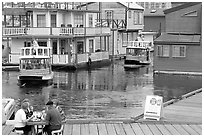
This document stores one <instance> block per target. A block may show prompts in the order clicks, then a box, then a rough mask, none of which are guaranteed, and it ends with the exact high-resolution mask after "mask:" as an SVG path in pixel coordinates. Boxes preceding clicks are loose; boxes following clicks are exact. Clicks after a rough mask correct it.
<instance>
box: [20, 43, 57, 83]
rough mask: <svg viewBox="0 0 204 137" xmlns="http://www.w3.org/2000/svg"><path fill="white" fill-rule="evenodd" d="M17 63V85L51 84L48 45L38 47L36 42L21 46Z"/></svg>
mask: <svg viewBox="0 0 204 137" xmlns="http://www.w3.org/2000/svg"><path fill="white" fill-rule="evenodd" d="M19 64H20V65H19V69H20V75H19V76H18V84H19V86H27V85H36V84H38V85H39V84H40V85H42V84H43V85H44V84H45V85H50V84H52V82H53V76H54V73H53V72H52V70H51V48H50V47H40V46H38V44H37V46H36V45H34V46H32V47H23V48H21V56H20V63H19Z"/></svg>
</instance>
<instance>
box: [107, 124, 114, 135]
mask: <svg viewBox="0 0 204 137" xmlns="http://www.w3.org/2000/svg"><path fill="white" fill-rule="evenodd" d="M106 128H107V132H108V135H116V134H117V133H116V131H115V128H114V126H113V124H112V123H108V124H106Z"/></svg>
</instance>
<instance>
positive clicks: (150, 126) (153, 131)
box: [148, 124, 162, 135]
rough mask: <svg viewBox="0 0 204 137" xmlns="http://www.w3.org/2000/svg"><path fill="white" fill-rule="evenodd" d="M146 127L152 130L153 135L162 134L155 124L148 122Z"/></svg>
mask: <svg viewBox="0 0 204 137" xmlns="http://www.w3.org/2000/svg"><path fill="white" fill-rule="evenodd" d="M148 127H149V128H150V130H151V131H152V133H153V135H162V133H161V132H160V131H159V129H158V128H157V127H156V126H155V124H149V125H148Z"/></svg>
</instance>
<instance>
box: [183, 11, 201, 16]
mask: <svg viewBox="0 0 204 137" xmlns="http://www.w3.org/2000/svg"><path fill="white" fill-rule="evenodd" d="M183 16H185V17H197V16H198V12H197V11H190V12H187V13H185V14H184V15H183Z"/></svg>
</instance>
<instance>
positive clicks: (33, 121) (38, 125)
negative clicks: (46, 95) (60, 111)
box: [27, 111, 48, 134]
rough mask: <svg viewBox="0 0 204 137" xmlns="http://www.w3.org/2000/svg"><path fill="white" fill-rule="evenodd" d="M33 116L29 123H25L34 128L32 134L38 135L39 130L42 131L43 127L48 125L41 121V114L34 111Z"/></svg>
mask: <svg viewBox="0 0 204 137" xmlns="http://www.w3.org/2000/svg"><path fill="white" fill-rule="evenodd" d="M33 115H34V117H33V118H32V119H31V120H30V121H28V122H27V125H30V126H33V127H34V134H38V133H39V129H43V126H44V125H48V123H47V122H45V120H43V119H42V115H43V113H42V112H40V111H35V112H33ZM35 126H36V130H35Z"/></svg>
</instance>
